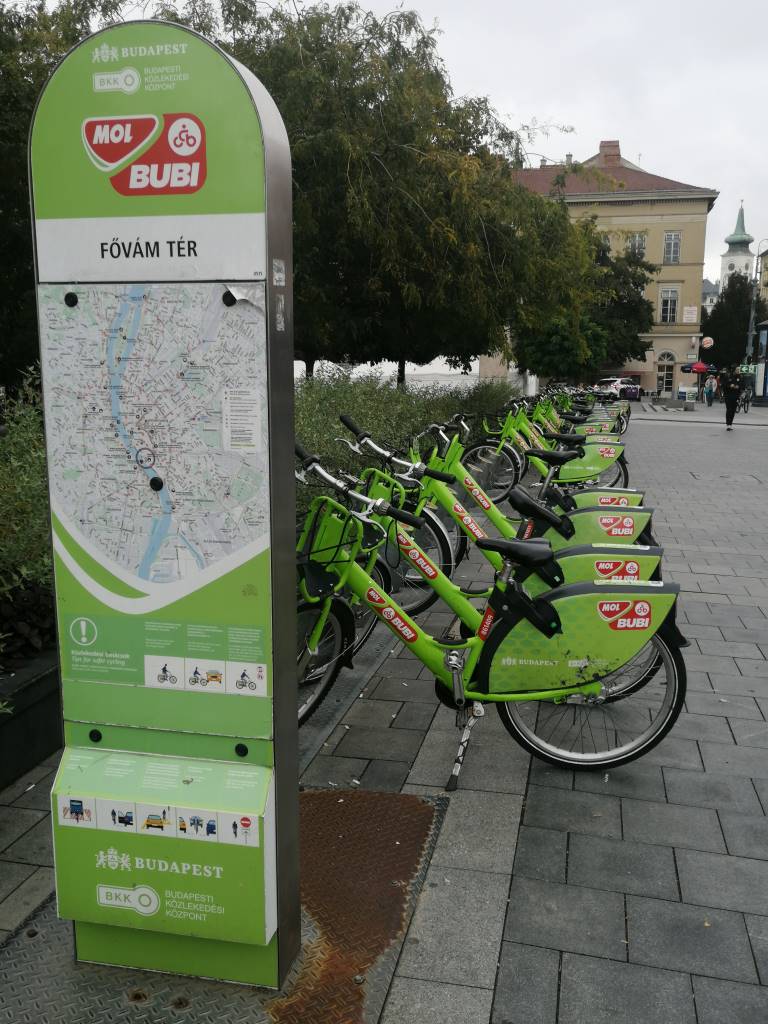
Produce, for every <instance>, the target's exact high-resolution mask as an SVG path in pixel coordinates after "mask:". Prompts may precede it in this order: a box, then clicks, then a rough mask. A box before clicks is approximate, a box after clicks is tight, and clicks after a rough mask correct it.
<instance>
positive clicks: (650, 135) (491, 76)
mask: <svg viewBox="0 0 768 1024" xmlns="http://www.w3.org/2000/svg"><path fill="white" fill-rule="evenodd" d="M361 2H362V3H363V6H366V7H368V8H370V9H371V10H373V11H374V12H375V13H376V14H383V13H386V12H387V11H390V10H392V9H393V8H394V7H395V4H394V3H392V2H391V0H390V2H387V0H367V3H366V0H361ZM403 6H404V7H406V8H413V9H415V10H417V11H419V13H420V14H421V16H422V18H423V19H424V21H425V23H426V24H427V25H432V24H433V23H434V22H435V21H436V22H437V23H438V25H439V28H440V30H441V36H440V39H439V49H440V53H441V55H442V57H443V59H444V61H445V63H446V66H447V69H448V72H449V74H450V77H451V81H452V83H453V87H454V91H455V92H456V93H457V94H458V95H463V94H469V95H485V96H488V97H490V99H491V101H492V102H493V104H494V106H495V107H496V109H497V110H498V111H499V112H500V113H501V114H502V115H503V116H504V118H505V120H507V121H508V123H509V124H510V125H512V126H517V125H520V124H529V123H531V121H532V120H533V119H536V121H538V122H539V123H541V124H555V125H570V126H572V127H573V129H574V131H573V133H572V134H568V135H563V134H561V133H559V132H558V131H556V130H550V131H549V134H548V136H544V135H540V136H539V137H538V138H537V139H536V141H535V142H534V143H533V144H532V145H531V147H530V149H531V151H532V155H531V160H532V163H533V165H534V166H538V163H539V154H541V155H543V156H546V157H548V158H549V159H551V160H555V161H558V160H562V158H563V157H564V155H565V154H566V153H568V152H570V153H573V155H574V158H575V159H585V158H586V157H589V156H592V155H593V154H594V153H596V152H597V149H598V145H599V143H600V140H601V139H618V140H619V141H620V143H621V152H622V154H623V155H624V156H625V157H626V158H627V159H628V160H631V161H633V163H637V164H639V165H640V166H641V167H642V168H643V169H644V170H647V171H652V172H654V173H655V174H662V175H664V176H665V177H669V178H674V179H675V180H677V181H683V182H686V183H687V184H689V185H701V186H706V187H708V188H715V189H717V190H718V191H719V192H720V195H719V197H718V199H717V202H716V203H715V206H714V208H713V210H712V212H711V213H710V215H709V219H708V222H707V247H706V265H705V274H706V276H708V277H710V278H712V279H714V278H715V277H717V276H719V273H720V255H721V253H722V252H724V251H725V249H726V245H725V243H724V242H723V239H724V238H725V236H726V235H727V234H729V233H730V232H731V231H732V230H733V227H734V224H735V223H736V215H737V213H738V209H739V203H740V201H741V200H742V199H743V200H744V210H745V215H746V226H747V231H749V233H750V234H752V235H754V237H755V241H756V242H757V241H758V240H759V239H761V238H764V237H766V236H768V131H767V130H766V127H767V125H768V3H766V0H740V2H737V3H727V2H722V0H721V2H719V3H714V2H712V0H697V2H693V0H666V2H661V0H643V2H641V3H628V2H626V0H613V2H612V3H609V2H605V0H581V2H580V3H570V2H566V0H539V2H538V3H537V2H530V0H529V2H526V3H520V2H519V0H506V2H505V0H473V2H471V3H468V2H466V0H465V2H461V0H412V2H410V3H409V2H408V0H405V3H404V4H403ZM534 154H535V155H534ZM752 248H753V250H754V249H755V246H753V247H752Z"/></svg>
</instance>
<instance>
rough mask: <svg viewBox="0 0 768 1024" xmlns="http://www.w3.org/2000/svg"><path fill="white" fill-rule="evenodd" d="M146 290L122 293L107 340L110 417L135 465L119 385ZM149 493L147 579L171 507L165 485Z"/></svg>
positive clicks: (148, 472) (143, 569)
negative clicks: (152, 500) (155, 509)
mask: <svg viewBox="0 0 768 1024" xmlns="http://www.w3.org/2000/svg"><path fill="white" fill-rule="evenodd" d="M148 294H149V286H148V285H133V286H132V287H131V288H129V289H128V291H127V292H126V293H125V294H124V295H123V296H122V299H121V302H120V306H119V307H118V310H117V313H116V314H115V318H114V320H113V321H112V324H111V326H110V328H109V335H108V341H107V367H108V370H109V390H110V403H111V408H112V419H113V420H114V423H115V430H116V431H117V434H118V436H119V438H120V440H121V441H122V443H123V446H124V447H125V450H126V451H127V452H128V454H129V455H130V457H131V458H132V459H133V461H134V462H136V463H137V465H138V450H137V448H136V446H135V445H134V443H133V441H132V440H131V438H130V436H129V435H128V431H127V430H126V429H125V424H124V423H123V415H122V410H121V408H120V389H121V386H122V379H123V374H124V373H125V369H126V367H127V366H128V360H129V359H130V356H131V352H132V351H133V347H134V345H135V344H136V336H137V334H138V331H139V325H140V323H141V309H142V304H143V302H144V300H145V298H146V297H147V295H148ZM126 322H127V323H128V326H127V328H126V330H125V335H124V336H123V335H121V333H120V331H121V328H122V327H124V326H125V324H126ZM121 341H123V342H124V344H123V345H122V347H120V349H119V351H117V349H118V345H119V343H120V342H121ZM139 468H140V469H141V470H142V471H143V472H144V474H145V476H146V477H147V480H152V479H154V478H155V477H159V474H158V473H157V472H155V470H154V469H153V468H152V467H151V466H139ZM152 493H153V494H156V495H157V497H158V500H159V502H160V506H161V509H162V511H161V513H160V514H159V515H157V516H154V517H153V519H152V527H151V530H150V534H149V541H148V542H147V547H146V550H145V552H144V554H143V556H142V559H141V563H140V565H139V570H138V575H139V577H140V579H143V580H148V579H149V576H150V572H151V569H152V566H153V564H154V561H155V559H156V558H157V555H158V553H159V551H160V548H161V547H162V546H163V543H164V542H165V539H166V537H167V536H168V533H169V532H170V529H171V513H172V511H173V506H172V504H171V498H170V495H169V494H168V491H167V489H166V488H165V487H163V488H162V489H161V490H159V491H153V492H152ZM179 539H180V540H181V541H182V542H183V543H184V544H185V545H186V546H187V547H188V548H189V550H190V552H191V553H192V555H193V557H194V559H195V561H196V562H197V564H198V567H199V568H202V567H203V564H204V560H203V557H202V555H201V554H200V552H199V551H197V550H196V549H195V548H194V547H193V546H192V544H191V543H190V542H189V540H188V539H187V538H186V537H185V536H184V535H183V534H181V533H180V534H179Z"/></svg>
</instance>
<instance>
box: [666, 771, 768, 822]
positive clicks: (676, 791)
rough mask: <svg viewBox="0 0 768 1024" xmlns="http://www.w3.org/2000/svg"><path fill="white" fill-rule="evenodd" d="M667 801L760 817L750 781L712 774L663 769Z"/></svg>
mask: <svg viewBox="0 0 768 1024" xmlns="http://www.w3.org/2000/svg"><path fill="white" fill-rule="evenodd" d="M664 778H665V780H666V784H667V800H668V801H669V802H670V803H671V804H687V805H689V806H692V807H716V808H720V807H724V808H726V809H728V810H732V811H740V812H741V813H743V814H761V813H762V807H761V806H760V801H759V800H758V798H757V793H756V792H755V787H754V786H753V785H752V781H751V779H745V778H740V777H738V776H735V775H720V774H717V773H716V772H685V771H681V770H680V769H679V768H665V769H664Z"/></svg>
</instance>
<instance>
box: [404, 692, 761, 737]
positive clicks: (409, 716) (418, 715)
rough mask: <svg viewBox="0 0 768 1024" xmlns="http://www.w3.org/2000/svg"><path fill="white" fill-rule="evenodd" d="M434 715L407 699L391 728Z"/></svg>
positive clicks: (418, 724)
mask: <svg viewBox="0 0 768 1024" xmlns="http://www.w3.org/2000/svg"><path fill="white" fill-rule="evenodd" d="M766 692H768V691H766ZM434 716H435V708H434V706H433V705H430V704H426V703H421V702H420V701H414V700H412V701H408V702H407V703H405V704H403V705H402V706H401V709H400V711H399V712H398V715H397V717H396V718H395V720H394V721H393V722H392V728H393V729H418V730H419V731H422V732H426V730H427V729H429V726H430V724H431V723H432V719H433V718H434Z"/></svg>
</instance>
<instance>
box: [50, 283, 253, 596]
mask: <svg viewBox="0 0 768 1024" xmlns="http://www.w3.org/2000/svg"><path fill="white" fill-rule="evenodd" d="M230 287H231V290H230ZM230 287H228V286H227V285H225V284H221V283H206V284H190V283H187V284H151V285H135V284H132V285H119V284H99V285H94V284H87V285H74V284H73V285H55V286H54V285H41V286H40V288H39V292H38V298H39V315H40V331H41V350H42V361H43V374H44V383H45V391H46V430H47V436H48V459H49V464H50V474H51V487H52V505H53V509H54V512H55V513H56V515H57V516H59V518H60V519H61V520H62V522H63V523H64V524H65V525H66V527H67V529H68V530H69V532H70V533H71V534H72V536H73V537H74V538H75V539H76V540H77V541H78V543H79V544H81V545H82V547H83V548H84V549H85V550H86V551H87V552H88V553H89V554H91V555H92V556H93V557H95V558H96V559H97V560H98V561H99V562H100V563H102V564H104V565H105V566H107V567H109V568H111V569H112V571H113V572H115V574H116V575H119V576H121V577H122V578H124V579H127V580H130V581H131V582H133V583H135V585H136V586H137V587H139V588H142V589H145V590H153V589H156V587H157V585H160V586H161V585H163V584H177V585H178V584H183V583H184V582H187V583H189V585H190V586H191V587H192V588H193V589H194V586H195V582H194V578H195V577H196V576H197V575H199V574H200V573H205V574H206V575H214V576H215V575H216V574H217V573H216V570H215V568H214V567H215V565H216V563H218V562H221V561H222V560H224V559H227V560H228V563H231V561H232V556H236V555H237V553H238V552H240V551H241V549H244V548H245V547H246V546H249V547H252V545H253V544H254V543H255V542H259V541H262V542H263V546H264V547H266V545H267V544H268V542H269V538H268V512H269V510H268V502H269V492H268V486H269V485H268V480H269V478H268V465H267V445H266V438H267V429H268V428H267V394H266V391H267V382H266V324H265V293H264V285H263V283H260V284H253V283H249V284H246V285H241V286H235V285H232V286H230ZM235 561H237V559H236V558H235ZM142 584H144V587H142Z"/></svg>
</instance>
